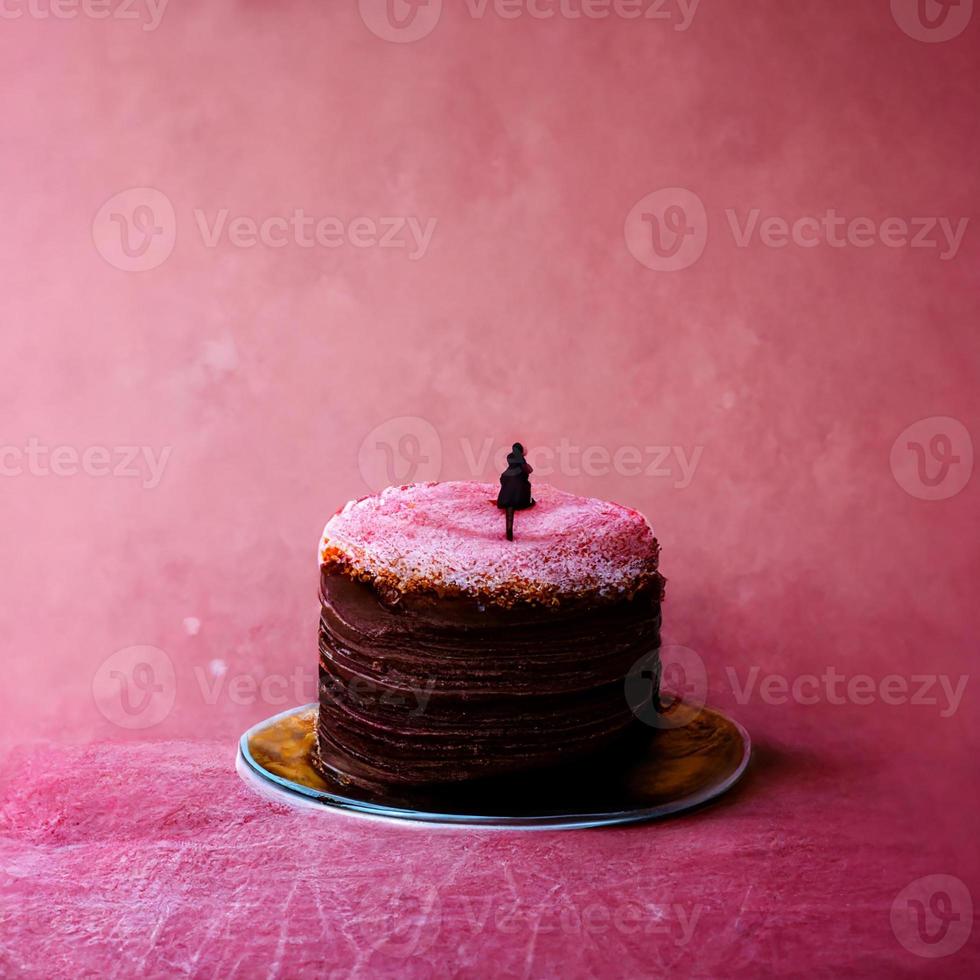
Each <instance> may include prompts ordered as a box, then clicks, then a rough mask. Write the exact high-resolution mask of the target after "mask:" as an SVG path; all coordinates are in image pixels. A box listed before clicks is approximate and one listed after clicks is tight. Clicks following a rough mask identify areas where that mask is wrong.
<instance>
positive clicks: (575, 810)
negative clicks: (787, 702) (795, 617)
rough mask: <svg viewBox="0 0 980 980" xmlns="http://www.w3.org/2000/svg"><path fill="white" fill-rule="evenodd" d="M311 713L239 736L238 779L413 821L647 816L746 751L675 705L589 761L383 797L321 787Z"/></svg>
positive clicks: (706, 795) (596, 822) (702, 788)
mask: <svg viewBox="0 0 980 980" xmlns="http://www.w3.org/2000/svg"><path fill="white" fill-rule="evenodd" d="M316 712H317V706H316V705H315V704H307V705H303V706H301V707H298V708H291V709H290V710H289V711H284V712H282V713H281V714H278V715H276V716H274V717H272V718H269V719H267V720H266V721H263V722H260V723H259V724H258V725H255V726H253V727H252V728H250V729H249V730H248V731H247V732H245V733H244V735H242V737H241V740H240V741H239V748H238V760H237V766H236V768H237V770H238V773H239V775H241V777H242V779H244V780H245V782H246V783H248V784H249V785H250V786H252V787H254V788H255V789H257V790H259V791H260V792H261V793H262V794H263V795H265V796H267V797H271V798H274V799H277V800H281V801H283V802H287V803H291V804H293V805H297V806H307V807H313V808H316V809H321V810H344V811H348V812H352V813H357V814H360V815H362V816H369V817H375V818H382V819H394V820H402V821H415V822H422V823H433V824H456V825H461V824H465V825H479V826H484V827H510V828H522V827H523V828H539V829H557V828H568V829H572V828H577V827H578V828H581V827H601V826H604V825H607V824H623V823H635V822H638V821H641V820H654V819H658V818H661V817H667V816H671V815H673V814H677V813H682V812H684V811H685V810H692V809H694V808H695V807H699V806H702V805H703V804H705V803H707V802H708V801H709V800H713V799H715V798H716V797H718V796H720V795H721V794H722V793H724V792H725V791H726V790H729V789H731V787H732V786H734V785H735V783H737V782H738V780H739V779H740V778H741V776H742V774H743V773H744V772H745V769H746V766H747V765H748V763H749V756H750V754H751V742H750V740H749V734H748V732H747V731H746V730H745V729H744V728H743V727H742V726H741V725H739V724H738V722H736V721H733V720H732V719H730V718H727V717H726V716H725V715H723V714H722V713H721V712H720V711H716V710H714V709H711V708H698V707H695V706H692V705H686V704H683V703H677V704H675V706H674V708H673V709H672V710H671V715H670V720H669V723H670V725H671V727H664V728H648V729H644V730H643V731H642V732H640V733H639V734H638V735H637V736H636V737H635V738H633V739H631V740H630V742H629V744H625V743H624V744H621V745H620V746H618V747H617V748H616V749H615V750H614V751H610V752H607V753H605V754H604V755H603V756H602V757H599V758H596V759H594V760H591V761H590V762H588V763H578V764H575V765H572V764H568V765H564V766H559V767H556V768H554V769H549V770H547V771H540V770H539V771H537V772H534V773H529V774H522V775H519V776H508V777H498V778H495V779H487V780H481V781H480V782H478V783H468V784H460V785H457V786H451V787H440V788H438V789H430V790H427V791H425V792H421V791H419V792H412V793H409V792H402V791H399V792H397V793H395V792H392V793H391V794H386V795H385V796H383V797H382V796H379V795H377V794H373V793H371V792H369V791H367V790H361V789H360V788H359V787H357V786H353V785H343V784H341V782H340V781H339V780H338V781H335V782H334V781H329V782H328V781H327V780H325V779H324V778H323V777H322V776H321V775H320V774H319V773H318V772H317V771H316V770H315V769H314V768H313V765H312V763H311V760H310V756H311V753H312V751H313V748H314V744H315V741H316V736H315V733H314V726H315V722H316Z"/></svg>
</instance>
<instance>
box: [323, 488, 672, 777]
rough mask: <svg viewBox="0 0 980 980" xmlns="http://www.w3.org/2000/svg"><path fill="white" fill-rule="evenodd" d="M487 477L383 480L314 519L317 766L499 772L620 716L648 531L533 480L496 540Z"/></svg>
mask: <svg viewBox="0 0 980 980" xmlns="http://www.w3.org/2000/svg"><path fill="white" fill-rule="evenodd" d="M496 492H497V488H496V487H494V486H491V485H489V484H483V483H473V482H453V483H423V484H413V485H409V486H400V487H389V488H388V489H386V490H384V491H383V492H382V493H380V494H378V495H375V496H370V497H364V498H361V499H359V500H354V501H351V502H349V503H348V504H346V505H345V506H344V507H343V508H342V509H341V510H339V511H338V512H337V513H336V514H334V516H333V517H331V518H330V520H329V521H328V522H327V525H326V527H325V528H324V531H323V537H322V539H321V542H320V550H319V557H320V602H321V618H320V630H319V648H320V663H319V678H320V684H319V711H318V718H317V725H316V749H315V759H314V762H315V765H316V766H317V768H318V769H319V770H320V772H321V773H322V774H324V775H327V776H329V777H331V778H332V779H334V780H340V781H341V782H342V783H351V782H353V783H355V784H357V785H359V786H362V787H367V788H370V789H381V790H383V789H385V788H390V787H396V788H397V787H402V788H404V787H410V786H431V785H441V784H452V783H461V782H468V781H473V780H480V779H485V778H488V777H496V776H506V775H508V774H513V773H522V772H528V771H533V770H537V769H543V768H550V767H554V766H557V765H560V764H563V763H566V762H575V761H578V760H580V759H585V758H588V757H593V756H594V755H595V754H596V753H600V752H602V751H603V750H604V749H607V748H608V747H610V746H612V745H613V744H614V743H616V742H617V740H619V739H620V738H623V737H624V736H625V735H626V734H627V733H628V731H629V730H630V729H631V727H632V726H634V725H635V724H637V721H636V716H635V715H634V714H633V712H632V710H631V709H630V706H629V704H628V703H627V700H626V697H625V696H624V680H625V677H626V675H627V673H628V672H629V671H630V668H631V667H633V666H634V664H635V663H636V662H637V661H638V659H639V658H641V657H644V656H647V657H648V658H649V656H650V655H653V656H654V658H655V657H656V650H657V649H658V648H659V645H660V604H661V600H662V597H663V579H662V578H661V576H660V574H659V571H658V556H659V546H658V544H657V540H656V538H655V537H654V533H653V529H652V528H651V527H650V525H649V523H648V522H647V521H646V519H645V518H644V517H643V515H642V514H640V513H638V512H637V511H635V510H631V509H629V508H627V507H623V506H620V505H619V504H614V503H608V502H606V501H601V500H596V499H592V498H587V497H579V496H575V495H574V494H570V493H564V492H562V491H560V490H557V489H555V488H553V487H549V486H543V485H541V484H535V487H534V496H535V499H536V504H535V506H534V507H532V508H531V509H529V510H527V511H522V512H521V513H519V514H518V515H517V519H516V524H515V538H516V540H514V541H512V542H511V541H507V540H506V538H505V534H504V519H503V515H502V512H501V511H499V510H498V509H497V507H496V505H495V498H496ZM647 662H649V660H648V661H647ZM654 662H655V661H654Z"/></svg>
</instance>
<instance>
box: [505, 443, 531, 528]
mask: <svg viewBox="0 0 980 980" xmlns="http://www.w3.org/2000/svg"><path fill="white" fill-rule="evenodd" d="M533 472H534V470H533V469H532V467H531V464H530V463H529V462H528V461H527V460H526V459H525V458H524V447H523V446H522V445H521V444H520V443H519V442H515V443H514V445H513V446H512V447H511V451H510V452H509V453H508V454H507V469H505V470H504V471H503V473H501V474H500V492H499V493H498V494H497V506H498V507H499V508H501V509H502V510H504V511H506V515H507V525H506V527H507V530H506V536H507V540H508V541H513V540H514V511H515V510H527V508H528V507H533V506H534V498H533V497H532V496H531V481H530V479H529V477H530V475H531V474H532V473H533Z"/></svg>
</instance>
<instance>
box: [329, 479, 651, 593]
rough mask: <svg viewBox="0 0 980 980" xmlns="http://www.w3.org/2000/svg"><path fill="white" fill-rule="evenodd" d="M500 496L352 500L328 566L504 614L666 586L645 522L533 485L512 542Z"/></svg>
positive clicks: (469, 491)
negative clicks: (462, 598)
mask: <svg viewBox="0 0 980 980" xmlns="http://www.w3.org/2000/svg"><path fill="white" fill-rule="evenodd" d="M497 489H498V488H497V487H496V486H493V485H491V484H488V483H462V482H461V483H417V484H412V485H409V486H402V487H389V488H388V489H387V490H384V491H383V492H382V493H380V494H378V495H377V496H372V497H363V498H361V499H360V500H352V501H350V502H349V503H348V504H346V505H345V506H344V507H343V508H342V509H341V510H339V511H338V512H337V513H336V514H334V516H333V517H331V518H330V520H329V521H328V522H327V526H326V527H325V528H324V529H323V538H322V540H321V542H320V563H321V565H323V566H326V567H329V568H331V569H335V570H337V571H341V572H344V573H346V574H348V575H351V576H352V577H354V578H357V579H361V580H364V581H368V582H372V583H373V584H375V585H377V586H380V587H381V588H382V589H384V590H388V591H391V590H394V591H395V592H398V593H416V592H435V593H437V594H440V595H447V594H448V595H453V594H455V595H467V596H474V597H477V598H483V599H486V600H488V601H490V602H494V603H499V604H503V605H511V604H513V603H514V602H519V601H529V602H541V603H546V604H557V603H559V602H560V601H561V600H562V599H565V598H567V599H574V598H586V597H605V598H610V599H611V598H615V597H620V596H624V595H632V594H633V593H635V592H636V591H637V590H639V589H641V588H645V587H650V586H654V587H657V588H659V587H660V584H661V580H660V577H659V575H658V573H657V561H658V555H659V546H658V544H657V540H656V538H655V537H654V535H653V528H651V527H650V525H649V523H648V522H647V520H646V518H645V517H644V516H643V515H642V514H640V513H638V512H637V511H635V510H630V509H629V508H628V507H622V506H620V505H619V504H613V503H608V502H606V501H604V500H596V499H595V498H593V497H577V496H575V495H574V494H571V493H564V492H563V491H561V490H556V489H555V488H554V487H550V486H547V485H543V484H540V483H535V484H534V498H535V500H536V501H537V503H536V505H535V506H534V507H532V508H531V509H529V510H523V511H518V512H517V513H516V515H515V518H514V538H515V540H514V541H508V540H507V538H506V535H505V523H504V512H503V511H502V510H498V509H497V506H496V497H497Z"/></svg>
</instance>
